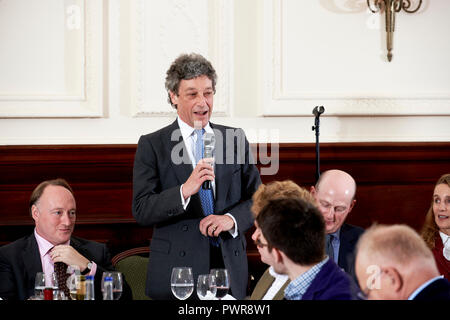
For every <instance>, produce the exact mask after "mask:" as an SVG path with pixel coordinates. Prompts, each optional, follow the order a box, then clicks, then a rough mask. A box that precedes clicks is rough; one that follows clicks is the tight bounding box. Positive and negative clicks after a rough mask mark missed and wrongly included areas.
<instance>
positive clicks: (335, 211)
mask: <svg viewBox="0 0 450 320" xmlns="http://www.w3.org/2000/svg"><path fill="white" fill-rule="evenodd" d="M355 193H356V182H355V180H354V179H353V178H352V176H351V175H349V174H348V173H347V172H344V171H342V170H329V171H325V172H324V173H322V174H321V176H320V178H319V180H318V181H317V183H316V186H315V187H311V194H312V195H313V196H314V198H315V199H316V201H317V204H318V206H319V210H320V212H321V213H322V215H323V217H324V219H325V223H326V232H327V234H329V233H334V232H336V231H337V230H338V229H339V228H340V227H341V226H342V224H343V223H344V222H345V219H346V218H347V215H348V214H349V212H350V211H351V210H352V209H353V206H354V205H355V202H356V200H355V199H354V198H355Z"/></svg>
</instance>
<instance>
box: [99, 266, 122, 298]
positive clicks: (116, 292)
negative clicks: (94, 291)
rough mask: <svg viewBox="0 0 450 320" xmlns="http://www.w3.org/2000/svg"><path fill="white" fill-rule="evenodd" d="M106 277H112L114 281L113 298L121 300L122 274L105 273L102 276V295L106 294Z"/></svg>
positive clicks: (115, 272) (116, 272)
mask: <svg viewBox="0 0 450 320" xmlns="http://www.w3.org/2000/svg"><path fill="white" fill-rule="evenodd" d="M105 277H111V278H112V280H113V298H114V300H119V299H120V296H121V295H122V283H123V280H122V273H121V272H118V271H105V272H103V275H102V284H101V288H102V294H104V283H105Z"/></svg>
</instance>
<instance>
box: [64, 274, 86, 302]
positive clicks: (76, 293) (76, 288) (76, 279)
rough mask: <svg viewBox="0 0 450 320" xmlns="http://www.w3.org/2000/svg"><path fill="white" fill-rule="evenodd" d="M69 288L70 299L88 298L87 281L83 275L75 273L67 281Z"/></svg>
mask: <svg viewBox="0 0 450 320" xmlns="http://www.w3.org/2000/svg"><path fill="white" fill-rule="evenodd" d="M67 287H68V289H69V292H70V299H72V300H84V298H85V296H86V281H85V277H84V276H83V275H80V274H78V273H73V274H71V275H70V277H69V279H68V281H67Z"/></svg>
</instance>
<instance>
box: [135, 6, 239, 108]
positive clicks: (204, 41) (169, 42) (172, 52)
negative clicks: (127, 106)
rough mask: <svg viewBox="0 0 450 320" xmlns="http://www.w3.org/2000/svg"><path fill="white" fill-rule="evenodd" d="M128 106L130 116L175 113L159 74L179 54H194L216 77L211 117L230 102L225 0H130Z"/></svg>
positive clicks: (229, 27) (229, 26)
mask: <svg viewBox="0 0 450 320" xmlns="http://www.w3.org/2000/svg"><path fill="white" fill-rule="evenodd" d="M129 6H130V24H131V26H130V30H131V56H130V82H131V83H130V99H129V100H130V103H131V109H132V111H131V113H132V115H133V116H134V117H154V116H168V115H173V114H175V113H176V112H175V110H174V109H172V108H171V106H170V105H169V104H168V101H167V93H166V91H165V88H164V81H165V72H166V71H167V69H168V68H169V66H170V63H171V62H172V61H173V60H174V59H175V58H176V57H177V56H178V55H180V54H182V53H190V52H197V53H200V54H202V55H204V56H205V57H206V58H207V59H209V60H210V61H211V63H212V64H213V66H214V68H215V69H216V72H217V74H218V83H217V88H216V89H217V93H216V95H215V98H214V114H215V115H229V114H230V110H232V103H233V95H232V88H233V54H234V52H233V43H232V40H233V29H234V28H233V6H234V2H233V1H230V0H213V1H212V0H170V1H164V2H148V1H143V0H134V1H130V3H129Z"/></svg>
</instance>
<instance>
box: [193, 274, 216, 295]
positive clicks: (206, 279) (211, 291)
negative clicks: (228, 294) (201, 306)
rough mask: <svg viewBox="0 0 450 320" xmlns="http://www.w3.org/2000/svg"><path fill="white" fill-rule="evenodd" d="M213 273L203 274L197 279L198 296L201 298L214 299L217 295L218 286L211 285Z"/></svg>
mask: <svg viewBox="0 0 450 320" xmlns="http://www.w3.org/2000/svg"><path fill="white" fill-rule="evenodd" d="M211 283H212V275H210V274H201V275H199V276H198V280H197V296H198V298H199V299H200V300H213V299H214V297H215V296H216V288H215V287H211Z"/></svg>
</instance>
